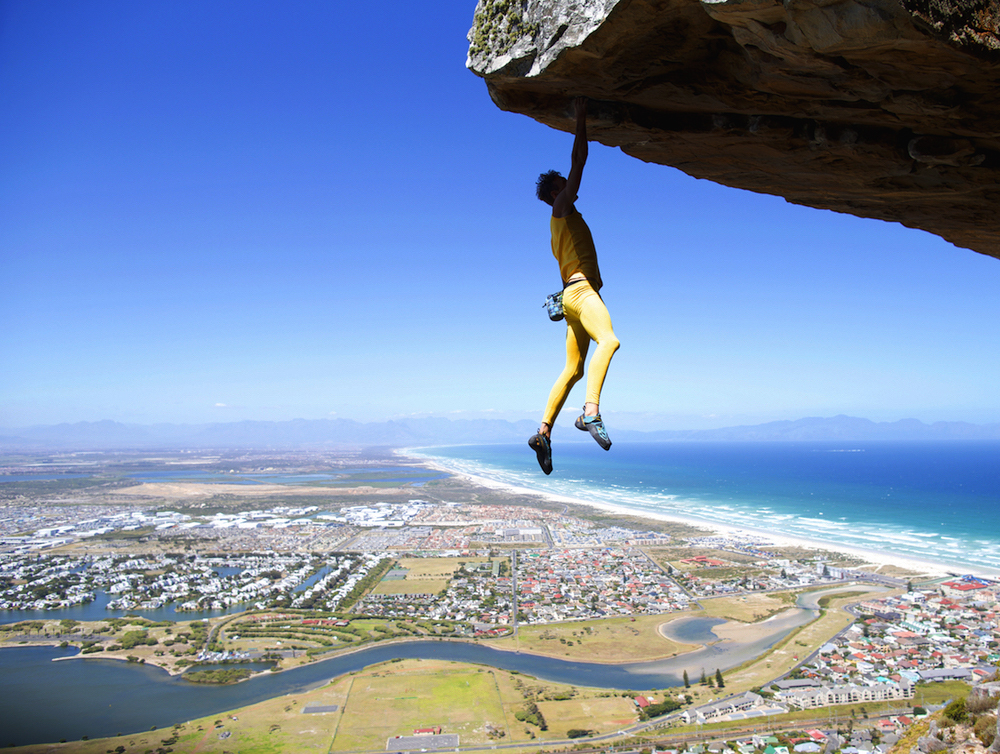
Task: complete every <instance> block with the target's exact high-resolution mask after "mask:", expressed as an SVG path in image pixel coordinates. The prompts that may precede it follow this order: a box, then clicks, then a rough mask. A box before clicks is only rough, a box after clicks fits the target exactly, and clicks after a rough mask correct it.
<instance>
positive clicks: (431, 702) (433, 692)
mask: <svg viewBox="0 0 1000 754" xmlns="http://www.w3.org/2000/svg"><path fill="white" fill-rule="evenodd" d="M422 666H425V667H422ZM348 694H349V701H348V703H347V705H346V706H345V707H344V711H343V716H342V718H341V720H340V725H339V726H338V728H337V733H336V736H335V737H334V740H333V750H335V751H336V750H344V749H382V748H384V747H385V745H386V740H387V739H390V738H393V737H394V736H409V735H412V734H413V732H414V730H416V729H419V728H431V727H436V726H441V727H442V732H443V733H449V734H457V735H458V736H459V737H460V742H461V745H462V746H466V745H469V744H476V743H486V742H488V741H490V738H489V732H490V730H492V729H495V730H497V731H504V732H506V729H507V723H506V720H505V717H504V708H503V702H502V700H501V698H500V691H499V689H498V687H497V682H496V680H495V678H494V672H493V671H492V670H490V669H488V668H470V666H468V665H459V664H458V663H450V662H443V661H440V662H435V661H430V660H426V661H411V662H408V663H405V665H404V663H389V664H387V665H383V666H381V667H380V668H379V669H378V670H375V671H372V672H365V673H362V674H358V675H356V676H354V677H353V678H352V682H351V686H350V688H349V690H348Z"/></svg>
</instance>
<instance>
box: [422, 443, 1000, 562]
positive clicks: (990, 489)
mask: <svg viewBox="0 0 1000 754" xmlns="http://www.w3.org/2000/svg"><path fill="white" fill-rule="evenodd" d="M410 453H411V454H412V455H414V456H416V457H420V458H427V459H435V460H436V461H437V462H438V463H439V464H440V465H442V466H444V467H446V468H449V469H452V470H454V471H456V472H463V473H468V474H474V475H477V476H481V477H485V478H488V479H491V480H494V481H497V482H502V483H505V484H509V485H513V486H518V487H526V488H530V489H534V490H538V491H540V492H546V493H550V494H554V495H561V496H565V497H571V498H576V499H579V500H581V501H584V502H587V501H590V502H594V503H601V504H612V505H616V506H621V507H623V508H629V509H632V510H635V511H636V512H639V513H642V512H651V513H662V514H667V515H671V514H673V515H678V516H683V517H691V518H696V519H700V520H703V521H705V522H706V523H716V524H724V525H727V526H736V527H746V528H747V529H752V530H759V531H763V532H768V531H773V532H780V533H782V534H786V535H788V536H796V537H803V538H808V539H812V540H819V541H821V542H826V543H829V544H830V545H831V546H833V545H839V546H848V547H851V548H856V549H862V550H880V551H884V552H890V553H896V554H899V555H902V556H905V557H911V558H920V559H923V560H930V561H934V562H937V563H942V564H946V565H947V566H948V567H949V568H950V569H952V570H954V571H955V572H961V573H964V572H966V571H972V570H976V571H978V572H983V571H984V570H992V571H994V572H1000V515H998V511H1000V442H995V441H990V442H947V443H871V442H869V443H862V442H822V443H820V442H796V443H686V442H678V443H624V442H623V443H615V445H614V446H613V447H612V449H611V450H610V451H609V452H604V451H602V450H601V449H600V448H598V447H597V446H596V445H593V446H591V445H589V444H566V445H562V446H560V445H558V443H557V444H556V445H555V447H554V453H553V456H554V457H553V464H554V466H555V471H554V472H553V473H552V475H551V476H549V477H546V476H544V475H543V474H542V473H541V471H540V470H539V469H538V466H537V464H536V462H535V456H534V453H533V452H532V451H531V450H530V449H529V448H528V447H527V445H526V444H525V445H524V446H523V447H522V446H521V445H516V446H512V445H486V446H458V447H442V448H425V449H420V450H417V451H410Z"/></svg>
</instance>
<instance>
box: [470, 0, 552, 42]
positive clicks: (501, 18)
mask: <svg viewBox="0 0 1000 754" xmlns="http://www.w3.org/2000/svg"><path fill="white" fill-rule="evenodd" d="M523 11H524V8H523V3H522V2H521V0H483V2H482V3H481V4H480V6H479V8H477V9H476V15H475V17H474V18H473V21H472V32H471V39H470V44H469V53H470V54H472V55H478V54H481V53H485V52H489V53H492V54H494V55H503V54H504V53H505V52H507V51H508V50H510V48H511V47H513V46H514V44H515V43H516V42H517V41H518V40H519V39H521V38H522V37H526V36H531V37H532V38H534V37H535V35H537V34H538V24H537V23H528V22H526V21H525V20H524V16H523Z"/></svg>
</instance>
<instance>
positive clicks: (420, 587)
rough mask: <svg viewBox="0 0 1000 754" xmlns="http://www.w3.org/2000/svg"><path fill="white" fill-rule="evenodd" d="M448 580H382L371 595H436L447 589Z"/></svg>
mask: <svg viewBox="0 0 1000 754" xmlns="http://www.w3.org/2000/svg"><path fill="white" fill-rule="evenodd" d="M448 581H449V580H448V579H416V580H415V579H411V578H409V577H407V578H406V579H405V580H402V581H400V580H394V581H385V580H382V581H380V582H379V583H378V584H376V585H375V588H374V589H372V591H371V593H372V594H438V593H439V592H443V591H444V590H445V589H447V588H448Z"/></svg>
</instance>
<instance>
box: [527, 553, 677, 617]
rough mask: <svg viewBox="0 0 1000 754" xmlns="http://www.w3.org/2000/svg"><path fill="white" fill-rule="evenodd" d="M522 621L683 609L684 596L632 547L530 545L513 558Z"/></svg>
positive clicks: (658, 568) (673, 583)
mask: <svg viewBox="0 0 1000 754" xmlns="http://www.w3.org/2000/svg"><path fill="white" fill-rule="evenodd" d="M517 594H518V602H517V607H518V611H519V612H520V613H521V617H520V618H519V620H521V621H523V622H526V623H551V622H554V621H561V620H570V619H579V618H600V617H606V616H613V615H641V614H655V613H666V612H671V611H675V610H684V609H685V608H686V607H687V606H688V596H687V594H685V593H684V591H683V590H682V589H681V588H680V587H679V586H678V585H677V583H676V582H675V581H674V580H673V579H671V578H669V577H668V576H667V575H666V574H664V573H663V571H662V570H661V569H660V567H659V566H657V565H656V564H655V563H653V562H652V561H651V560H649V558H647V557H646V556H645V555H644V554H643V553H642V552H640V551H639V550H637V549H633V548H617V547H604V548H597V549H551V550H529V551H526V552H523V553H521V554H520V555H519V556H518V559H517Z"/></svg>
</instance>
